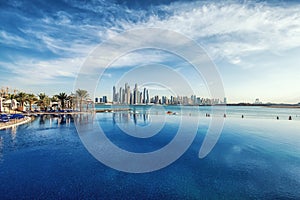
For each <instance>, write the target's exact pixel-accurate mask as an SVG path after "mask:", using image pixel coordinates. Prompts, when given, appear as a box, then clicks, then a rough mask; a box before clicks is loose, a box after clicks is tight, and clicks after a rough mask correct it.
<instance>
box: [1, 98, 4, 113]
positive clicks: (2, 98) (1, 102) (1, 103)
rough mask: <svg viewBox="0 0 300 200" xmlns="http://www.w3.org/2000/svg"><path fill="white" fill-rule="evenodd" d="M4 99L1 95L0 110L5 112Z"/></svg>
mask: <svg viewBox="0 0 300 200" xmlns="http://www.w3.org/2000/svg"><path fill="white" fill-rule="evenodd" d="M3 100H4V98H2V97H0V112H3V111H4V110H3Z"/></svg>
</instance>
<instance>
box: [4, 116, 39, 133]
mask: <svg viewBox="0 0 300 200" xmlns="http://www.w3.org/2000/svg"><path fill="white" fill-rule="evenodd" d="M33 119H34V118H33V117H25V118H24V119H21V120H20V119H19V120H16V123H11V122H7V123H3V124H0V130H3V129H9V128H12V127H14V126H19V125H22V124H27V123H29V122H31V121H33Z"/></svg>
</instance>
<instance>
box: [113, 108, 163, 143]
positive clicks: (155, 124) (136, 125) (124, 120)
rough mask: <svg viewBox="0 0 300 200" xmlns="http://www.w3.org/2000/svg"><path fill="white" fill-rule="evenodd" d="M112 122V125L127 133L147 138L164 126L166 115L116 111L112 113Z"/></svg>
mask: <svg viewBox="0 0 300 200" xmlns="http://www.w3.org/2000/svg"><path fill="white" fill-rule="evenodd" d="M112 122H113V125H114V126H117V127H118V128H120V129H121V130H122V131H123V132H124V133H126V134H128V135H131V136H134V137H138V138H148V137H152V136H153V135H155V134H157V133H158V132H159V131H160V130H161V129H162V128H163V127H164V125H165V123H166V116H165V115H155V116H152V115H150V114H149V113H147V112H144V113H137V112H118V113H113V114H112Z"/></svg>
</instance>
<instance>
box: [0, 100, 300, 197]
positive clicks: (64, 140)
mask: <svg viewBox="0 0 300 200" xmlns="http://www.w3.org/2000/svg"><path fill="white" fill-rule="evenodd" d="M120 108H122V110H119V111H117V110H116V109H120ZM96 109H97V110H103V109H111V110H113V111H112V112H110V111H107V112H101V113H96V114H78V115H69V114H61V115H58V114H53V115H41V116H37V117H36V119H35V120H34V121H32V122H31V123H28V124H24V125H20V126H18V127H13V128H11V129H6V130H0V199H300V190H299V188H300V109H296V108H295V109H292V108H291V109H287V108H268V107H242V106H240V107H235V106H232V107H226V108H223V107H215V108H212V107H209V106H206V107H205V106H200V107H198V106H156V105H152V106H151V105H148V106H143V105H139V106H129V107H127V106H109V105H107V106H106V105H97V106H96ZM127 109H128V110H127ZM207 114H208V115H207ZM224 114H225V116H224ZM242 116H243V118H242ZM290 116H291V118H292V120H289V117H290ZM277 117H278V119H277ZM214 120H216V121H217V122H218V123H219V125H220V126H218V127H219V128H220V127H221V129H220V130H221V131H220V132H218V133H216V134H214V131H217V130H219V129H218V128H217V129H214V127H213V121H214ZM209 130H212V133H209ZM207 138H210V139H213V140H214V141H215V143H209V146H210V148H209V151H208V152H207V154H205V155H204V156H199V152H200V151H201V148H203V146H204V143H205V142H206V141H207V140H206V139H207ZM208 141H212V140H208ZM170 146H171V147H172V148H169V150H170V151H167V150H166V149H167V148H168V147H170ZM116 149H118V150H116ZM119 149H121V151H119ZM124 152H126V153H124ZM154 154H155V155H156V156H157V157H155V156H153V157H150V156H152V155H154Z"/></svg>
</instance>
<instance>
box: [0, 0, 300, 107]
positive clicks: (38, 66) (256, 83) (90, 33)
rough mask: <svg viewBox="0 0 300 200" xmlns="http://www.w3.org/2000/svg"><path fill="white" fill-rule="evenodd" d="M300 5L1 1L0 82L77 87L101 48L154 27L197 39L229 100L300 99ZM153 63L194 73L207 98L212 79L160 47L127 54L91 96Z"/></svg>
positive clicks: (35, 89) (43, 88)
mask: <svg viewBox="0 0 300 200" xmlns="http://www.w3.org/2000/svg"><path fill="white" fill-rule="evenodd" d="M299 9H300V4H299V3H298V2H296V1H292V0H290V1H268V0H267V1H243V2H242V1H230V2H226V3H224V2H218V1H209V2H208V1H186V0H176V1H163V2H158V1H155V2H153V1H143V2H140V1H125V2H123V3H119V2H118V1H92V2H86V3H81V2H77V1H68V2H66V1H56V2H55V3H51V2H39V3H37V2H35V1H30V0H29V1H24V2H22V1H13V0H8V1H3V2H1V3H0V10H1V12H0V13H1V14H0V15H1V19H2V20H1V22H0V51H1V55H0V73H1V79H0V87H10V88H16V89H18V90H20V91H26V92H28V93H35V94H37V93H40V92H45V93H47V94H49V95H53V94H56V93H57V92H59V91H61V90H64V91H65V92H67V93H70V92H72V91H73V90H76V89H77V88H73V86H74V81H75V80H76V78H77V72H78V71H79V70H80V68H81V66H82V65H83V63H84V62H85V58H86V57H87V56H88V55H89V53H90V52H91V51H93V49H95V47H96V46H97V45H99V44H100V43H101V42H104V41H106V40H109V39H110V38H112V37H114V36H116V35H118V34H120V33H123V32H124V31H127V30H130V29H139V28H148V27H155V28H162V29H168V30H172V31H175V32H178V33H180V34H183V35H185V36H186V37H188V38H191V39H192V40H194V41H195V42H197V43H198V44H199V45H200V46H201V47H202V48H203V49H204V50H205V51H206V52H207V54H208V56H209V57H210V58H211V59H212V61H213V62H214V63H215V65H216V68H217V70H218V71H219V73H220V76H221V77H222V80H223V84H224V90H225V94H226V97H227V98H228V99H230V102H233V103H239V102H253V101H254V100H255V99H256V98H259V99H260V100H262V101H263V102H274V103H296V102H299V101H300V87H298V86H299V83H300V81H299V80H300V73H298V72H299V66H298V65H299V56H298V55H299V54H300V37H299V36H300V16H299V14H298V12H299ZM29 11H30V12H29ZM83 19H84V20H83ZM170 38H171V39H172V37H171V36H170ZM174 42H176V41H174ZM128 45H130V44H128ZM148 64H154V65H155V64H164V65H168V66H170V68H172V69H173V70H174V71H176V72H178V73H180V74H183V75H184V76H185V77H188V78H189V81H190V82H191V83H190V84H191V85H192V86H194V87H195V88H196V89H197V90H198V91H196V92H197V94H198V93H199V94H203V96H209V95H208V94H207V93H205V89H206V86H207V84H208V83H204V82H203V80H200V81H199V78H198V77H196V76H194V74H195V73H193V70H192V69H191V67H190V66H188V65H189V64H188V63H187V62H183V60H182V59H179V58H176V56H174V55H170V53H168V52H163V51H158V50H140V51H136V52H128V53H127V54H125V55H124V56H122V57H121V58H119V59H118V60H115V62H113V63H112V64H111V66H109V67H108V68H107V69H106V70H105V73H104V74H103V75H102V77H101V79H102V80H103V82H102V83H103V86H102V85H101V86H100V87H101V88H100V89H99V90H97V91H89V93H90V94H91V96H99V95H106V96H108V98H110V97H111V86H112V85H115V84H116V83H117V82H118V80H119V78H120V77H121V76H122V75H123V74H125V73H127V72H128V71H130V70H132V69H134V68H136V67H139V66H142V65H148ZM94 67H98V68H103V67H105V66H94ZM99 76H100V74H99ZM137 78H139V77H137ZM139 84H140V83H139ZM178 87H180V85H179V86H178ZM183 95H190V94H183Z"/></svg>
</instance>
